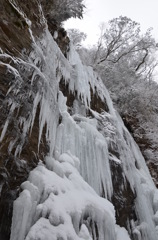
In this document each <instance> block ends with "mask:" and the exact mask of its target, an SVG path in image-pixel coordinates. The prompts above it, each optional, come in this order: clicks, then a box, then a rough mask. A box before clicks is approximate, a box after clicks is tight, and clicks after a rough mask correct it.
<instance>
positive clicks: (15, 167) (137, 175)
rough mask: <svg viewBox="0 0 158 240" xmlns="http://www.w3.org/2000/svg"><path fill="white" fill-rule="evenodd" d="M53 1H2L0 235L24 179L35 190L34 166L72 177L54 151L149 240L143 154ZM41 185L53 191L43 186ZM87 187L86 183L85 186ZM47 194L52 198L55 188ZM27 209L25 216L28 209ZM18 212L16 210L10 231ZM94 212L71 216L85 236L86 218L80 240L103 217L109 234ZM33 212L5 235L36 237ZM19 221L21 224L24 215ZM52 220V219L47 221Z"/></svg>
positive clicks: (4, 238)
mask: <svg viewBox="0 0 158 240" xmlns="http://www.w3.org/2000/svg"><path fill="white" fill-rule="evenodd" d="M56 2H57V1H54V3H53V1H52V5H51V11H50V13H49V12H48V11H47V10H48V9H49V7H48V5H47V1H39V2H38V3H37V1H35V0H32V1H29V2H28V1H20V0H15V1H11V0H1V3H0V14H1V15H0V16H1V19H0V110H1V116H0V190H1V193H0V239H1V240H9V239H10V231H11V222H12V220H11V219H12V215H13V202H14V200H15V199H17V197H18V196H19V194H20V193H21V191H22V189H25V190H24V192H25V193H26V190H28V189H27V188H28V184H26V183H24V184H23V185H22V186H23V187H22V188H21V187H20V186H21V184H22V183H23V182H24V181H26V180H27V178H28V176H29V181H30V183H29V184H30V185H31V186H33V189H34V191H35V192H36V190H37V188H38V187H37V186H35V184H36V180H35V179H34V177H30V174H32V173H30V172H31V170H33V169H34V168H35V169H36V166H37V165H38V164H39V163H40V164H41V162H43V164H45V166H46V167H48V166H49V167H50V169H49V167H48V169H49V170H51V171H53V172H54V173H55V174H57V175H58V176H59V177H61V175H62V174H65V175H63V176H65V178H69V175H70V172H71V171H69V170H63V171H65V172H64V173H61V172H60V171H59V169H58V165H52V163H51V164H50V162H49V158H48V156H49V157H50V158H53V159H56V161H59V162H62V158H61V156H62V157H63V154H65V153H66V154H67V155H68V156H69V157H70V156H71V157H70V158H68V157H67V158H68V159H69V161H72V164H74V163H73V161H74V162H75V161H77V160H76V159H79V160H80V162H81V163H80V164H81V165H80V173H81V175H82V177H83V178H84V180H85V181H86V182H87V183H88V184H89V185H90V186H91V187H92V188H93V189H94V190H95V191H96V192H97V194H98V195H100V196H102V197H104V198H106V199H108V200H109V201H111V202H112V204H113V205H114V207H115V210H116V223H117V224H118V225H120V226H121V227H125V228H126V229H127V230H128V232H129V235H130V236H131V239H134V240H138V239H139V240H149V239H150V240H156V239H157V235H156V230H155V226H156V225H157V224H158V222H157V217H156V216H157V215H156V214H157V208H158V197H157V191H156V188H155V186H154V184H153V182H152V179H151V177H150V174H149V172H148V169H147V167H146V165H145V162H144V159H143V157H142V155H141V153H140V151H139V149H138V148H137V146H136V144H135V143H134V141H133V139H132V138H131V136H130V134H129V133H128V131H127V129H126V128H125V126H124V125H123V122H122V121H121V119H120V117H119V116H118V115H117V113H116V112H115V110H114V109H113V106H112V103H111V100H110V98H109V95H108V92H107V90H106V88H105V86H103V84H102V81H101V79H99V78H98V77H97V75H96V74H95V73H94V72H93V70H92V69H91V68H90V67H85V66H83V65H82V62H81V60H80V58H79V56H78V54H77V53H76V52H75V50H74V49H73V46H71V44H70V43H69V39H68V37H67V36H66V32H65V31H64V29H63V28H62V27H60V22H59V19H60V17H59V15H58V14H57V15H56V14H54V15H53V13H54V11H53V10H52V9H53V4H54V9H56V8H55V6H56ZM55 16H58V17H55ZM63 16H64V15H63ZM63 16H62V18H63ZM66 17H67V15H65V18H66ZM62 20H63V19H62ZM67 155H66V156H67ZM72 155H73V157H72ZM64 156H65V155H64ZM74 156H75V157H74ZM67 158H66V159H67ZM53 164H54V163H53ZM74 165H75V164H74ZM74 165H73V166H74ZM63 169H65V168H63ZM37 171H39V172H40V171H41V173H42V174H43V172H47V173H48V174H50V173H49V172H48V171H47V170H45V169H44V167H40V166H39V167H38V168H37V169H36V170H35V171H33V172H34V173H35V174H36V172H37ZM31 176H34V175H31ZM53 177H54V176H53ZM53 179H54V178H53ZM75 183H76V182H75V181H74V186H75ZM42 184H43V183H42ZM30 185H29V186H30ZM74 186H73V189H74ZM83 186H84V185H83ZM57 187H58V186H57ZM47 188H48V189H47ZM30 189H31V187H29V190H30ZM46 189H47V190H48V191H50V189H49V187H48V186H46ZM85 189H89V188H88V187H87V185H86V187H83V189H82V190H84V191H85ZM43 191H44V190H43ZM90 191H91V192H93V191H92V190H90ZM30 192H31V190H30ZM29 194H33V193H29ZM41 194H43V193H41ZM53 194H54V195H57V193H56V191H55V192H54V190H53ZM93 194H94V193H93ZM23 195H25V194H23V192H22V193H21V194H20V196H23ZM94 195H95V194H94ZM70 196H71V193H70ZM95 197H96V195H95ZM18 199H20V200H18ZM18 199H17V201H15V205H14V209H16V206H20V207H23V203H22V202H21V199H23V198H18ZM88 199H89V198H88ZM35 200H36V204H37V208H39V207H40V206H41V205H40V204H42V203H43V202H42V201H45V200H46V199H43V197H42V195H41V198H40V199H38V198H37V199H36V198H35ZM88 201H90V200H88ZM106 201H107V200H106ZM26 203H27V201H26ZM18 204H20V205H18ZM108 204H109V203H107V205H108ZM26 205H27V204H26ZM108 206H109V207H110V206H111V204H109V205H108ZM142 206H143V207H142ZM24 210H25V211H26V212H27V209H25V206H24ZM25 211H24V212H25ZM33 211H35V212H33V213H34V214H35V216H36V215H38V214H37V212H36V210H35V209H34V210H33ZM98 211H100V210H99V209H98ZM144 211H145V212H144ZM105 212H106V209H105ZM107 212H108V211H107ZM109 212H110V211H109ZM18 213H19V212H16V210H14V216H13V224H12V226H15V228H16V221H15V219H17V217H18V215H17V214H18ZM20 213H21V212H20ZM93 213H94V212H91V211H90V210H88V211H87V212H86V211H85V212H84V213H83V216H80V218H79V219H74V218H75V213H74V215H73V218H72V222H73V225H74V229H75V231H76V234H78V232H80V234H81V235H82V234H83V231H81V230H82V229H81V226H82V223H84V225H85V226H86V227H87V228H86V230H85V231H86V232H87V231H88V232H89V235H87V236H88V238H85V239H92V238H93V239H105V236H106V234H107V232H108V230H107V229H108V226H109V225H108V224H109V222H106V220H105V225H106V227H105V229H106V231H107V232H105V233H104V234H103V235H101V234H102V233H99V229H101V231H103V227H100V226H99V220H98V219H99V217H97V220H96V222H95V221H94V219H95V218H96V215H97V213H95V214H96V215H95V214H93ZM32 215H33V214H32ZM32 215H31V214H30V216H32ZM50 215H51V214H50ZM94 215H95V216H94ZM42 217H43V215H42ZM44 217H45V218H46V219H47V220H48V219H49V216H44ZM50 217H51V218H52V215H51V216H50ZM40 218H41V217H40V215H39V216H38V217H37V219H36V220H35V219H34V218H33V217H32V218H31V217H30V218H29V220H30V221H29V224H28V225H29V227H28V226H23V227H21V225H20V224H21V223H20V224H19V225H17V226H18V227H19V226H20V227H19V228H18V227H17V229H14V228H13V227H12V236H11V240H24V239H25V238H26V239H36V238H35V237H34V238H33V237H32V236H33V235H31V234H34V232H30V228H31V226H34V228H35V229H36V227H37V226H36V221H37V222H38V220H39V219H40ZM19 219H22V222H23V220H26V219H24V216H23V215H22V214H21V216H19ZM153 219H155V222H154V220H153ZM47 220H46V221H47ZM60 220H61V219H60ZM49 221H50V222H53V223H52V225H53V224H54V220H52V219H51V220H50V219H49ZM97 221H98V222H97ZM112 221H113V223H112V224H113V225H114V226H115V222H114V220H112ZM24 222H25V221H24ZM62 224H63V223H62ZM23 225H24V224H23ZM76 225H77V227H76ZM54 226H55V225H54ZM79 228H80V229H79ZM87 229H88V230H87ZM18 234H19V235H18ZM20 234H21V235H20ZM108 234H109V235H108V236H110V237H109V239H108V240H115V239H118V240H120V238H119V237H118V236H116V235H117V234H115V230H114V231H112V232H108ZM124 234H125V235H121V236H126V239H129V237H128V234H127V233H126V231H125V233H124ZM21 236H23V237H21ZM29 236H31V237H32V238H31V237H29ZM103 236H104V237H103ZM61 237H62V236H61ZM78 237H79V234H78ZM39 239H41V240H42V239H43V238H42V237H41V238H39ZM45 239H46V238H45ZM55 239H56V238H55ZM57 239H58V238H57ZM59 239H60V237H59ZM62 239H63V238H62ZM70 239H73V240H74V238H70ZM76 239H80V238H76Z"/></svg>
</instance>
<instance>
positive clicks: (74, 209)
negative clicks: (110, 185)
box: [10, 152, 130, 240]
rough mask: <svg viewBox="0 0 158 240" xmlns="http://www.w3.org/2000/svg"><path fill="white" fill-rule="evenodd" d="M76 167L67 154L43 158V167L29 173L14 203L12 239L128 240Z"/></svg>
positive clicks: (110, 209) (107, 204) (105, 203)
mask: <svg viewBox="0 0 158 240" xmlns="http://www.w3.org/2000/svg"><path fill="white" fill-rule="evenodd" d="M78 167H79V160H78V159H77V158H76V157H74V156H72V155H71V153H70V152H67V153H63V154H62V155H60V156H59V159H53V158H51V157H46V166H45V165H43V164H42V163H40V164H39V165H38V166H37V167H36V168H35V169H34V170H33V171H32V172H30V175H29V178H28V181H26V182H24V183H23V184H22V186H21V187H22V189H23V191H22V192H21V194H20V196H19V198H18V199H17V200H16V201H15V202H14V211H13V221H12V222H13V224H12V234H11V238H10V239H11V240H24V239H25V240H36V239H38V240H52V239H64V240H66V239H67V240H79V239H85V240H92V239H105V240H106V239H107V240H130V238H129V236H128V233H127V231H126V230H125V229H124V228H120V227H119V226H117V225H116V224H115V211H114V207H113V205H112V204H111V203H110V202H109V201H108V200H106V199H104V198H101V197H99V196H98V195H97V193H96V192H95V191H94V190H93V189H92V188H91V187H90V186H89V185H88V184H87V183H86V182H85V181H84V180H83V178H82V177H81V176H80V174H79V172H78V170H77V168H78ZM96 229H97V231H95V230H96ZM97 235H98V236H97Z"/></svg>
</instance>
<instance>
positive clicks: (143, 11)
mask: <svg viewBox="0 0 158 240" xmlns="http://www.w3.org/2000/svg"><path fill="white" fill-rule="evenodd" d="M85 5H86V7H87V8H86V10H85V14H84V18H83V20H79V19H70V20H68V21H67V22H66V23H65V28H78V29H80V30H81V31H83V32H85V33H86V34H87V36H88V37H87V40H86V44H95V43H96V41H97V38H98V36H99V24H100V23H101V22H107V21H109V20H111V19H113V18H115V17H119V16H120V15H122V16H127V17H129V18H131V19H132V20H134V21H136V22H138V23H140V24H141V28H142V30H144V31H145V30H146V29H148V28H149V27H153V28H154V30H153V35H154V37H155V38H156V39H157V40H158V0H85Z"/></svg>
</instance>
